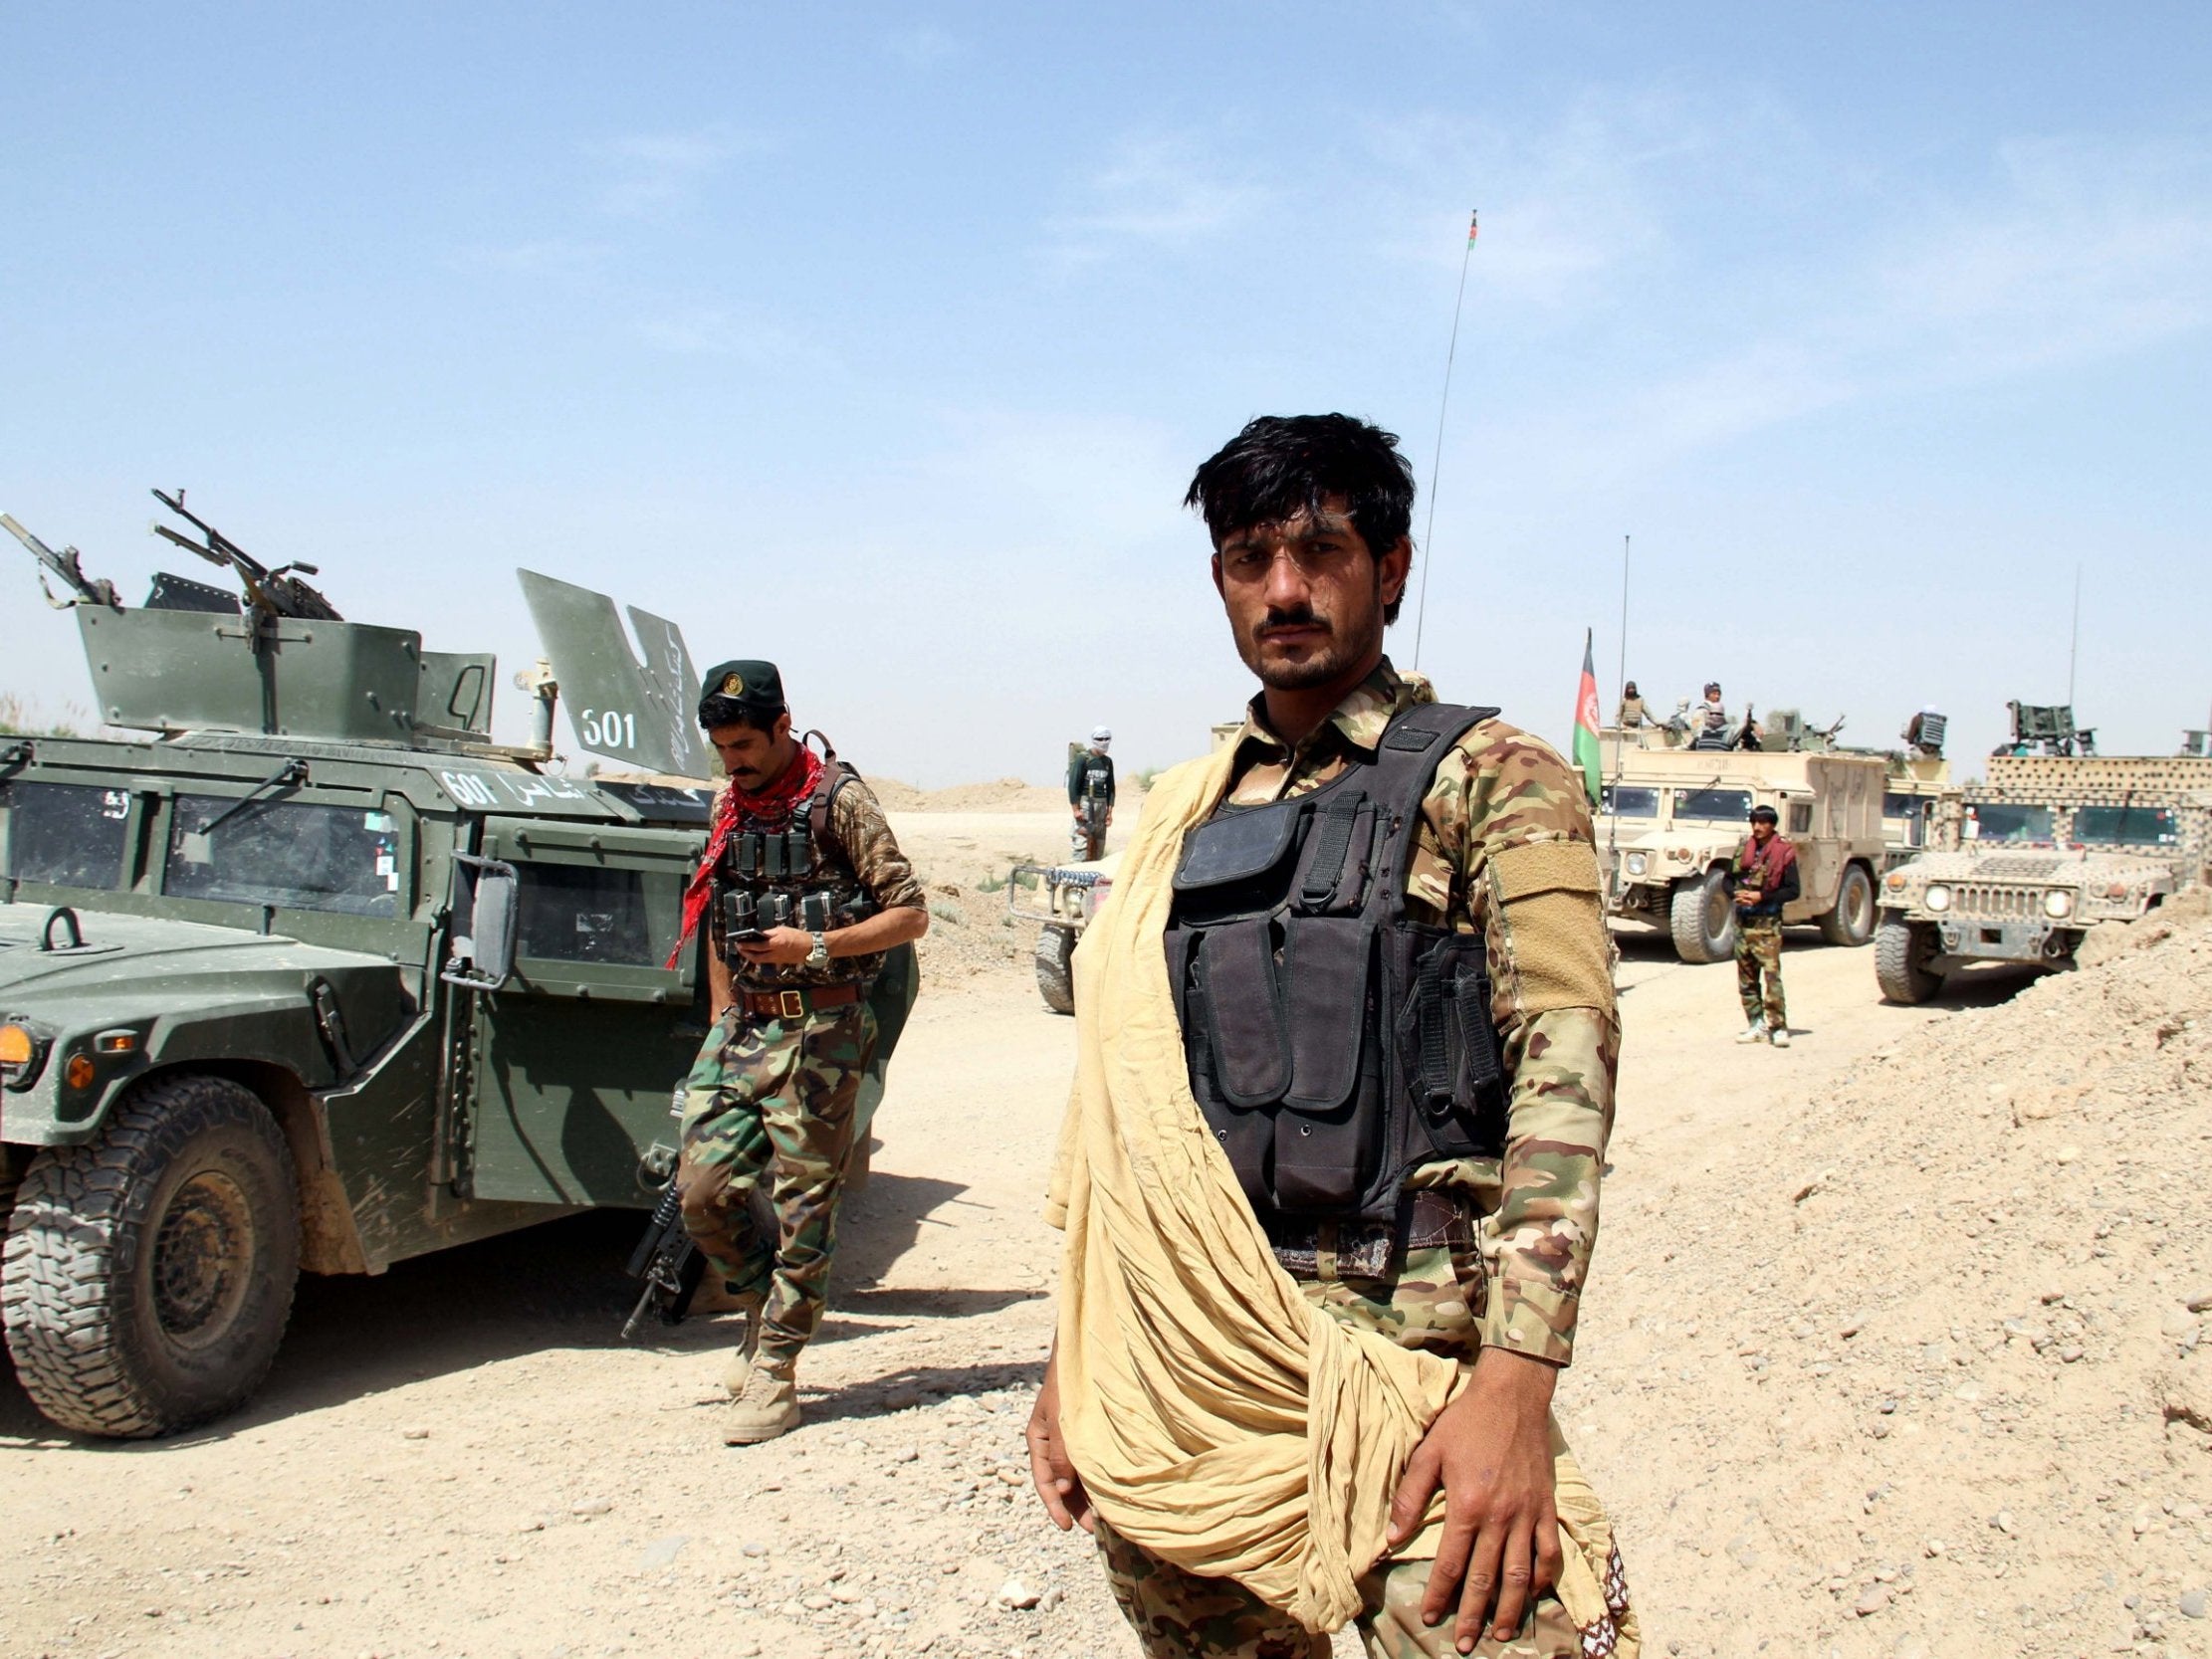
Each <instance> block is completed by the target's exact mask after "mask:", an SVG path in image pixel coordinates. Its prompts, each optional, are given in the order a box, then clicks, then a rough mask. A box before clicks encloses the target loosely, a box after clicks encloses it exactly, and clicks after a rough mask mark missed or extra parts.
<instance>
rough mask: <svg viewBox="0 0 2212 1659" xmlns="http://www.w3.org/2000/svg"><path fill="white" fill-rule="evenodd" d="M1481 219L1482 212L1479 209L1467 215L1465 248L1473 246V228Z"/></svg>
mask: <svg viewBox="0 0 2212 1659" xmlns="http://www.w3.org/2000/svg"><path fill="white" fill-rule="evenodd" d="M1481 217H1482V210H1481V209H1480V208H1476V209H1474V210H1473V211H1472V212H1471V213H1469V214H1468V215H1467V246H1468V247H1470V248H1471V247H1473V246H1474V232H1475V226H1476V224H1477V223H1478V222H1479V221H1480V219H1481Z"/></svg>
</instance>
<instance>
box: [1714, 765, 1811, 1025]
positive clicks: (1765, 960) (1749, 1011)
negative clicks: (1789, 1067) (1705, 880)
mask: <svg viewBox="0 0 2212 1659" xmlns="http://www.w3.org/2000/svg"><path fill="white" fill-rule="evenodd" d="M1781 823H1782V820H1781V817H1780V816H1779V815H1778V814H1777V813H1776V812H1775V810H1774V808H1773V807H1771V806H1755V807H1753V808H1752V809H1751V834H1750V836H1749V838H1747V839H1746V840H1745V842H1744V844H1743V845H1742V847H1740V848H1739V849H1737V852H1736V857H1735V863H1734V864H1733V866H1732V867H1731V868H1730V870H1729V875H1730V877H1731V879H1732V881H1733V884H1734V890H1735V901H1736V992H1737V994H1738V995H1739V996H1740V997H1742V999H1743V1017H1744V1019H1745V1020H1746V1021H1747V1022H1748V1023H1747V1024H1746V1025H1745V1027H1744V1029H1743V1033H1742V1035H1740V1036H1738V1037H1737V1038H1736V1041H1737V1042H1739V1043H1772V1044H1773V1045H1774V1046H1775V1047H1776V1048H1788V1047H1789V1046H1790V1022H1789V1009H1788V1007H1787V1005H1786V1004H1785V1003H1784V1002H1783V1000H1782V907H1783V906H1785V905H1787V904H1788V903H1789V902H1790V901H1791V900H1793V899H1795V898H1796V897H1797V896H1798V894H1799V892H1800V891H1802V887H1803V884H1802V883H1801V882H1800V881H1799V880H1798V873H1797V849H1796V848H1795V847H1793V846H1791V845H1790V843H1789V841H1788V839H1787V838H1786V837H1785V836H1783V835H1782V834H1781V833H1780V831H1781Z"/></svg>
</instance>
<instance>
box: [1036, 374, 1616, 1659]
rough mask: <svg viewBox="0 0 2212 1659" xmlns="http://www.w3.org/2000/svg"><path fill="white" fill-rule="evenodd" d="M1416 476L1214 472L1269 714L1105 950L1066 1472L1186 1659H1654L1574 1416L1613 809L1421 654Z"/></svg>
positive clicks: (1605, 1118)
mask: <svg viewBox="0 0 2212 1659" xmlns="http://www.w3.org/2000/svg"><path fill="white" fill-rule="evenodd" d="M1396 446H1397V441H1396V439H1394V438H1393V437H1392V436H1391V435H1390V434H1388V433H1385V432H1382V431H1379V430H1378V429H1376V428H1375V427H1372V426H1369V425H1367V424H1365V423H1363V422H1360V421H1355V420H1352V419H1350V418H1349V417H1346V416H1343V415H1323V416H1300V417H1290V418H1280V417H1263V418H1261V419H1259V420H1255V421H1253V422H1252V423H1250V424H1249V425H1248V426H1247V427H1245V429H1244V430H1243V432H1242V433H1240V434H1239V435H1238V436H1237V437H1236V438H1235V439H1234V440H1233V441H1232V442H1231V443H1230V444H1229V445H1228V446H1227V447H1226V448H1224V449H1223V450H1222V451H1221V452H1220V453H1219V454H1217V455H1216V456H1215V457H1214V458H1213V459H1212V460H1210V461H1208V462H1207V463H1206V464H1205V465H1204V466H1203V467H1201V468H1200V469H1199V472H1198V476H1197V479H1196V481H1195V482H1194V483H1193V485H1192V488H1191V492H1190V495H1189V497H1188V504H1189V505H1191V506H1194V507H1196V508H1198V509H1199V510H1200V511H1201V513H1202V514H1203V515H1204V516H1205V518H1206V521H1207V525H1208V528H1209V530H1210V532H1211V534H1212V539H1213V543H1214V561H1213V573H1214V581H1215V586H1216V588H1217V591H1218V592H1219V594H1220V596H1221V599H1222V603H1223V606H1224V608H1225V610H1226V612H1227V617H1228V621H1229V625H1230V628H1231V630H1232V633H1233V636H1234V639H1235V642H1236V647H1237V650H1238V653H1239V655H1241V657H1242V658H1243V660H1244V662H1245V664H1246V666H1247V667H1249V668H1250V669H1251V670H1252V672H1253V673H1254V675H1255V676H1256V677H1257V678H1258V679H1259V681H1260V684H1261V688H1262V689H1261V691H1260V694H1259V695H1258V696H1257V697H1255V698H1254V699H1253V700H1252V703H1251V706H1250V709H1249V711H1248V714H1247V718H1246V721H1245V724H1244V726H1243V729H1242V730H1241V731H1240V732H1239V733H1238V735H1237V738H1236V740H1235V741H1234V742H1232V743H1230V744H1229V745H1227V746H1225V747H1223V748H1221V749H1219V750H1217V752H1216V753H1215V754H1214V755H1213V756H1211V757H1210V758H1208V759H1206V760H1202V761H1194V762H1192V763H1190V764H1188V765H1186V766H1182V767H1178V768H1176V769H1175V770H1174V771H1172V772H1170V773H1168V774H1167V775H1166V776H1164V777H1163V778H1161V779H1160V780H1159V781H1158V783H1157V784H1156V785H1155V786H1154V788H1153V790H1152V791H1151V792H1150V794H1149V795H1148V797H1147V799H1146V803H1145V809H1144V814H1143V818H1142V820H1141V822H1140V824H1139V826H1138V830H1137V834H1136V837H1135V839H1134V840H1133V842H1132V844H1131V846H1130V847H1129V849H1128V850H1127V851H1126V852H1125V854H1124V855H1123V865H1122V870H1121V875H1120V878H1119V880H1118V881H1117V883H1116V885H1115V889H1114V894H1113V898H1112V899H1111V901H1110V902H1109V903H1108V904H1107V906H1106V907H1105V908H1104V909H1103V910H1102V911H1101V913H1100V914H1099V916H1098V917H1097V918H1096V919H1095V920H1094V922H1093V924H1092V926H1091V928H1090V930H1089V931H1088V932H1087V933H1086V934H1085V937H1084V942H1083V945H1082V948H1081V949H1080V950H1079V951H1078V952H1077V954H1076V958H1075V975H1076V1014H1077V1022H1078V1066H1077V1075H1076V1081H1075V1088H1074V1091H1073V1093H1072V1096H1071V1099H1070V1102H1069V1107H1068V1115H1067V1118H1066V1121H1065V1123H1064V1126H1063V1129H1062V1133H1061V1141H1060V1152H1059V1157H1058V1160H1057V1163H1056V1165H1055V1169H1054V1173H1053V1180H1052V1191H1051V1199H1050V1204H1049V1207H1048V1218H1049V1219H1051V1220H1052V1221H1053V1222H1054V1224H1055V1225H1059V1226H1062V1227H1064V1228H1065V1229H1066V1232H1067V1249H1066V1256H1065V1259H1064V1263H1063V1271H1062V1278H1061V1305H1060V1312H1059V1324H1058V1335H1057V1340H1056V1343H1055V1348H1054V1356H1053V1360H1052V1363H1051V1365H1050V1366H1049V1367H1048V1369H1047V1371H1046V1375H1045V1380H1044V1385H1043V1388H1042V1389H1041V1391H1040V1393H1039V1396H1038V1400H1037V1406H1036V1411H1035V1413H1034V1415H1033V1417H1032V1419H1031V1422H1030V1425H1029V1444H1030V1453H1031V1467H1032V1472H1033V1473H1034V1475H1035V1478H1036V1483H1037V1489H1038V1492H1039V1495H1040V1496H1041V1498H1042V1499H1043V1502H1044V1505H1045V1508H1046V1510H1047V1512H1048V1513H1049V1515H1050V1516H1051V1518H1052V1520H1053V1521H1054V1522H1055V1523H1056V1524H1057V1525H1059V1526H1061V1527H1062V1528H1066V1527H1069V1526H1071V1525H1076V1524H1080V1525H1082V1526H1084V1527H1086V1528H1088V1529H1090V1530H1091V1531H1092V1532H1094V1533H1095V1534H1096V1535H1097V1537H1098V1540H1099V1544H1100V1548H1101V1551H1102V1553H1103V1555H1104V1556H1105V1561H1106V1567H1107V1571H1108V1575H1109V1578H1110V1581H1111V1583H1112V1585H1113V1588H1114V1592H1115V1595H1116V1598H1117V1600H1118V1601H1119V1602H1120V1604H1121V1606H1122V1608H1123V1611H1124V1612H1125V1613H1126V1614H1127V1615H1128V1617H1129V1619H1130V1622H1131V1624H1132V1625H1133V1626H1134V1627H1135V1629H1136V1630H1137V1632H1138V1635H1139V1639H1140V1642H1141V1644H1142V1647H1143V1650H1144V1652H1145V1653H1146V1654H1147V1655H1148V1656H1152V1659H1167V1656H1173V1655H1192V1656H1197V1655H1206V1656H1209V1659H1219V1656H1229V1655H1237V1656H1248V1659H1325V1656H1326V1655H1327V1654H1328V1652H1329V1650H1330V1649H1329V1637H1328V1634H1327V1632H1329V1631H1330V1630H1333V1629H1335V1628H1337V1627H1339V1626H1341V1625H1343V1624H1345V1623H1346V1622H1348V1621H1351V1620H1353V1619H1357V1620H1358V1622H1359V1624H1360V1627H1361V1630H1362V1632H1363V1634H1364V1636H1365V1638H1366V1641H1367V1644H1368V1648H1369V1651H1370V1652H1371V1653H1373V1654H1376V1655H1389V1656H1393V1659H1405V1656H1411V1655H1416V1654H1422V1655H1429V1654H1435V1655H1442V1654H1446V1653H1479V1654H1493V1655H1505V1654H1511V1655H1525V1656H1547V1659H1549V1656H1559V1659H1565V1656H1567V1655H1576V1656H1585V1659H1587V1656H1596V1655H1608V1654H1615V1653H1619V1654H1623V1655H1633V1654H1634V1653H1635V1652H1636V1648H1637V1625H1636V1619H1635V1615H1634V1613H1633V1611H1632V1610H1631V1608H1630V1606H1629V1601H1628V1591H1627V1585H1626V1580H1625V1575H1624V1573H1623V1571H1622V1566H1621V1560H1620V1555H1619V1552H1618V1551H1617V1550H1616V1549H1615V1548H1614V1545H1613V1540H1612V1530H1611V1527H1610V1524H1609V1523H1608V1522H1607V1521H1606V1518H1605V1516H1604V1513H1603V1511H1602V1510H1601V1509H1600V1508H1599V1506H1598V1504H1597V1502H1596V1499H1595V1497H1594V1495H1592V1493H1591V1492H1590V1489H1589V1487H1588V1485H1587V1484H1586V1483H1585V1482H1584V1481H1583V1479H1582V1477H1581V1474H1580V1471H1579V1470H1578V1469H1577V1468H1576V1466H1575V1464H1574V1460H1573V1458H1572V1457H1571V1456H1570V1455H1569V1454H1568V1452H1567V1449H1566V1446H1565V1444H1564V1442H1563V1441H1562V1440H1561V1438H1560V1436H1559V1433H1558V1429H1557V1426H1556V1424H1554V1423H1553V1421H1552V1420H1551V1416H1550V1405H1551V1396H1552V1388H1553V1383H1554V1381H1555V1379H1556V1376H1557V1373H1558V1370H1559V1368H1560V1367H1562V1366H1564V1365H1565V1364H1566V1363H1567V1362H1568V1361H1569V1359H1570V1357H1571V1355H1572V1351H1573V1343H1574V1334H1575V1324H1576V1314H1577V1307H1578V1304H1579V1299H1580V1296H1581V1293H1582V1289H1583V1285H1584V1281H1585V1277H1586V1274H1587V1270H1588V1266H1589V1260H1590V1251H1591V1246H1592V1243H1593V1241H1594V1240H1595V1237H1596V1232H1597V1219H1598V1215H1597V1212H1598V1183H1599V1172H1600V1169H1601V1167H1602V1165H1603V1161H1604V1148H1605V1141H1606V1136H1607V1133H1608V1131H1609V1129H1610V1124H1611V1118H1612V1110H1613V1085H1614V1075H1615V1070H1616V1066H1617V1063H1618V1056H1619V1026H1618V1021H1617V1016H1616V1011H1615V1007H1614V997H1613V984H1612V975H1611V962H1612V953H1611V946H1610V943H1609V941H1608V938H1607V934H1606V930H1605V924H1604V919H1603V915H1602V912H1601V909H1600V893H1599V879H1598V864H1597V858H1596V853H1595V850H1594V847H1593V844H1592V837H1591V828H1590V816H1589V808H1588V803H1587V802H1586V800H1585V798H1584V795H1583V791H1582V787H1581V785H1580V783H1579V782H1578V780H1577V779H1576V777H1575V774H1574V773H1573V772H1572V771H1571V770H1570V769H1569V768H1568V767H1567V765H1566V764H1565V762H1564V761H1562V760H1561V758H1560V757H1559V755H1558V754H1557V753H1556V752H1555V751H1554V750H1553V749H1551V748H1550V747H1549V746H1548V745H1546V744H1545V743H1543V742H1541V741H1540V740H1538V739H1537V738H1534V737H1532V736H1530V735H1528V734H1527V733H1525V732H1522V731H1519V730H1517V729H1515V728H1514V727H1513V726H1507V725H1505V724H1504V723H1502V722H1500V721H1498V720H1496V719H1494V718H1491V714H1492V712H1489V711H1472V710H1457V709H1452V708H1448V707H1445V706H1441V705H1438V704H1437V702H1436V698H1435V694H1434V693H1433V692H1432V691H1431V690H1430V688H1429V687H1428V685H1427V683H1426V682H1424V681H1422V680H1420V679H1418V678H1415V677H1411V676H1407V675H1402V674H1400V673H1399V672H1398V671H1397V670H1395V669H1394V668H1393V667H1392V666H1391V664H1390V661H1389V659H1388V658H1387V657H1385V656H1384V654H1383V632H1384V629H1385V627H1386V626H1387V625H1388V624H1389V623H1390V622H1391V621H1394V620H1395V619H1396V617H1397V614H1398V608H1399V603H1400V599H1401V596H1402V594H1403V593H1404V590H1405V584H1406V579H1407V574H1408V570H1409V568H1410V566H1411V563H1412V543H1411V540H1410V537H1409V529H1410V525H1411V521H1412V509H1413V500H1414V485H1413V477H1412V473H1411V470H1410V469H1409V468H1408V466H1407V464H1406V462H1405V460H1404V458H1403V457H1402V456H1401V455H1400V454H1399V453H1398V450H1397V447H1396ZM1409 779H1410V780H1411V785H1410V787H1409V785H1408V780H1409ZM1394 791H1395V792H1394ZM1393 802H1398V803H1399V804H1398V805H1397V806H1395V807H1394V805H1393ZM1202 832H1203V833H1202ZM1270 941H1271V942H1270Z"/></svg>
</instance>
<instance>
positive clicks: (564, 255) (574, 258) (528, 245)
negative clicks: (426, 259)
mask: <svg viewBox="0 0 2212 1659" xmlns="http://www.w3.org/2000/svg"><path fill="white" fill-rule="evenodd" d="M607 254H608V249H607V248H606V246H605V245H604V244H602V243H597V242H578V241H572V240H570V239H568V238H566V237H547V238H543V239H541V240H537V241H524V242H508V243H490V244H485V245H483V246H480V247H474V248H463V249H461V250H460V251H459V252H458V253H456V254H454V255H453V257H452V260H451V264H452V266H453V268H454V269H455V270H457V271H468V272H476V273H481V274H486V275H491V276H502V277H539V278H552V277H566V278H576V277H587V276H591V275H595V274H596V273H597V272H598V271H600V270H601V269H602V268H603V267H604V266H605V264H606V261H607Z"/></svg>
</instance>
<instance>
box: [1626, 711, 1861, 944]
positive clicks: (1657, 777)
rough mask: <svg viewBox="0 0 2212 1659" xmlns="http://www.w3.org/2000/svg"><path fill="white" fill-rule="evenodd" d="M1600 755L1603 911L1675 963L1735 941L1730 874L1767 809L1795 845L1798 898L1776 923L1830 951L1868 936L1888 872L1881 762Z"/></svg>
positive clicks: (1694, 753) (1758, 755) (1718, 754)
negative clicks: (1650, 936) (1757, 814)
mask: <svg viewBox="0 0 2212 1659" xmlns="http://www.w3.org/2000/svg"><path fill="white" fill-rule="evenodd" d="M1615 738H1616V734H1615V733H1613V732H1610V731H1609V732H1607V733H1605V734H1604V736H1603V738H1602V740H1601V749H1600V752H1601V754H1602V755H1603V757H1604V760H1605V765H1606V777H1607V782H1606V784H1605V787H1604V793H1603V798H1602V800H1601V802H1600V806H1599V814H1598V823H1597V832H1598V855H1599V862H1600V864H1601V866H1602V867H1603V869H1604V872H1605V884H1606V911H1607V914H1608V915H1609V916H1611V917H1612V918H1614V919H1615V920H1616V921H1619V922H1624V923H1630V924H1637V925H1641V926H1644V927H1649V928H1656V929H1659V930H1661V931H1663V932H1665V933H1667V934H1668V935H1669V936H1670V937H1671V938H1672V940H1673V944H1674V950H1675V953H1676V954H1677V955H1679V956H1680V957H1681V959H1682V960H1683V961H1685V962H1714V961H1719V960H1721V959H1722V958H1724V957H1726V956H1728V955H1730V954H1731V953H1732V952H1733V951H1734V949H1735V942H1736V913H1735V907H1734V905H1733V904H1732V903H1731V902H1730V900H1729V892H1728V874H1727V872H1728V865H1729V862H1730V860H1731V859H1733V858H1734V856H1735V853H1736V850H1737V848H1739V847H1740V846H1741V845H1742V844H1743V840H1744V836H1745V835H1746V834H1747V833H1748V824H1747V819H1748V816H1749V814H1750V811H1751V808H1752V807H1754V806H1759V805H1765V806H1771V807H1773V808H1774V809H1775V811H1776V812H1777V813H1778V814H1779V815H1780V817H1781V820H1782V832H1783V833H1784V834H1785V835H1787V836H1788V837H1789V838H1790V839H1791V840H1792V841H1793V842H1795V843H1796V845H1797V849H1798V858H1799V871H1800V877H1801V880H1802V882H1803V884H1804V894H1803V896H1802V897H1801V898H1799V899H1797V900H1796V901H1795V902H1793V903H1792V904H1791V905H1790V907H1789V909H1788V910H1787V911H1786V912H1785V913H1784V916H1783V920H1784V921H1785V922H1789V923H1803V922H1810V923H1812V924H1813V925H1814V926H1816V927H1818V928H1819V929H1820V931H1821V934H1822V936H1823V937H1824V938H1826V939H1828V940H1829V941H1830V942H1831V943H1833V944H1852V945H1858V944H1865V943H1867V942H1868V941H1869V940H1871V939H1872V938H1873V937H1874V926H1875V884H1876V882H1877V881H1879V880H1880V876H1881V872H1882V870H1883V869H1884V868H1885V867H1886V865H1887V863H1888V862H1889V852H1888V843H1887V838H1886V836H1885V833H1884V830H1883V826H1882V794H1883V780H1884V778H1885V777H1886V775H1887V771H1888V767H1887V764H1886V762H1885V761H1884V760H1883V759H1882V758H1881V757H1880V756H1879V755H1864V754H1848V753H1841V752H1833V753H1806V752H1797V753H1791V752H1786V751H1785V752H1775V751H1770V750H1758V749H1748V750H1747V749H1729V750H1713V749H1686V748H1672V747H1650V748H1647V747H1642V746H1640V745H1639V744H1638V743H1637V741H1636V734H1635V733H1633V732H1632V733H1630V734H1628V737H1627V739H1626V740H1625V741H1620V742H1618V743H1616V740H1615Z"/></svg>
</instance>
